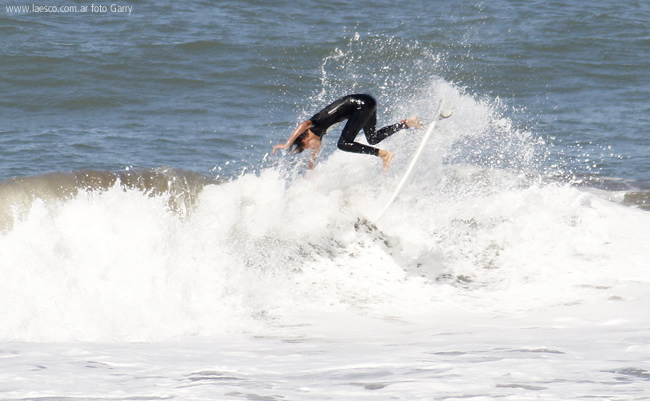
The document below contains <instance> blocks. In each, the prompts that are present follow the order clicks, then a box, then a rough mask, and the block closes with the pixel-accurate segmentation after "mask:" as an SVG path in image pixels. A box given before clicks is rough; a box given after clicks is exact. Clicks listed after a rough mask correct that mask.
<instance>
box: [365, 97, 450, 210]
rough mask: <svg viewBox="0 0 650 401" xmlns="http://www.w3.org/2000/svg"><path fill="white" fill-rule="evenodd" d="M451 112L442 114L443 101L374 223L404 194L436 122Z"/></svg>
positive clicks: (439, 103) (440, 102)
mask: <svg viewBox="0 0 650 401" xmlns="http://www.w3.org/2000/svg"><path fill="white" fill-rule="evenodd" d="M451 113H452V112H451V111H445V112H442V100H440V101H439V102H438V108H437V109H436V114H435V115H434V118H433V121H432V122H431V124H429V126H428V127H427V130H426V132H425V133H424V136H423V137H422V140H420V146H418V149H417V150H416V151H415V154H414V155H413V157H412V158H411V162H410V163H409V165H408V167H407V168H406V172H405V173H404V175H403V176H402V179H401V180H400V182H399V184H398V185H397V188H395V192H393V196H391V198H390V200H389V201H388V203H386V206H384V209H383V210H382V211H381V213H379V215H378V216H377V218H375V219H374V220H373V222H377V221H378V220H379V219H380V218H381V217H382V216H383V215H384V213H386V210H388V208H389V207H390V205H392V204H393V202H395V199H397V197H398V196H399V194H400V192H402V189H403V188H404V186H405V185H406V184H407V183H408V181H409V180H410V178H411V176H412V175H413V171H414V170H415V166H416V165H417V164H418V161H419V160H420V156H421V155H422V151H423V150H424V147H425V145H426V144H427V141H428V140H429V137H430V136H431V133H432V132H433V129H434V128H435V127H436V122H437V121H438V119H439V118H440V117H442V118H447V117H449V116H451Z"/></svg>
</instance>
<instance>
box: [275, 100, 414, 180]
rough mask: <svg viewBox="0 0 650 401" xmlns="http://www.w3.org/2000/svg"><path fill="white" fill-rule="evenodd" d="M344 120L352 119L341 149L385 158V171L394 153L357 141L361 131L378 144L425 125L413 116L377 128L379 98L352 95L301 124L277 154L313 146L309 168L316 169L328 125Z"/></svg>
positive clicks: (339, 142) (345, 130) (348, 123)
mask: <svg viewBox="0 0 650 401" xmlns="http://www.w3.org/2000/svg"><path fill="white" fill-rule="evenodd" d="M344 120H348V122H347V123H346V124H345V127H343V132H341V137H340V138H339V141H338V148H339V149H341V150H343V151H346V152H353V153H361V154H366V155H373V156H377V157H379V158H381V160H382V162H383V163H384V173H385V172H386V170H388V167H390V162H391V161H392V160H393V156H394V154H393V152H390V151H388V150H383V149H378V148H375V147H372V146H368V145H364V144H361V143H359V142H355V138H356V137H357V134H359V131H361V129H362V128H363V132H364V134H365V135H366V139H367V140H368V143H369V144H370V145H376V144H378V143H379V142H381V141H383V140H384V139H386V138H388V137H389V136H391V135H393V134H394V133H396V132H397V131H400V130H402V129H404V128H411V127H415V128H418V129H419V128H422V123H421V122H420V120H419V119H418V118H417V117H416V116H413V117H410V118H408V119H406V120H402V121H400V122H399V123H396V124H392V125H388V126H386V127H384V128H380V129H379V130H377V129H376V125H377V101H376V100H375V99H374V98H373V97H372V96H370V95H365V94H357V95H348V96H344V97H342V98H340V99H338V100H336V101H335V102H333V103H331V104H330V105H328V106H326V107H325V108H324V109H323V110H321V111H319V112H318V113H316V114H314V115H313V116H312V117H311V118H310V119H309V120H306V121H303V122H302V123H300V125H298V127H296V129H295V130H294V131H293V132H292V133H291V136H290V137H289V139H288V140H287V142H285V143H283V144H277V145H275V146H274V147H273V154H275V152H276V151H277V150H278V149H285V150H286V149H289V148H293V149H292V152H291V153H292V154H293V153H300V152H302V151H303V150H305V149H311V152H310V157H309V167H308V168H309V169H312V168H314V165H315V164H316V159H317V158H318V154H319V153H320V149H321V142H322V140H323V135H325V134H326V133H327V130H328V128H330V127H331V126H332V125H334V124H336V123H339V122H341V121H344Z"/></svg>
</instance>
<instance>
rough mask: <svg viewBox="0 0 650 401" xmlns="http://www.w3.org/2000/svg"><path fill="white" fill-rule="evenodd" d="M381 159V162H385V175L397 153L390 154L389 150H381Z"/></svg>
mask: <svg viewBox="0 0 650 401" xmlns="http://www.w3.org/2000/svg"><path fill="white" fill-rule="evenodd" d="M379 157H381V160H382V161H383V162H384V174H386V171H388V167H390V162H392V161H393V157H395V153H393V152H390V151H388V150H383V149H380V150H379Z"/></svg>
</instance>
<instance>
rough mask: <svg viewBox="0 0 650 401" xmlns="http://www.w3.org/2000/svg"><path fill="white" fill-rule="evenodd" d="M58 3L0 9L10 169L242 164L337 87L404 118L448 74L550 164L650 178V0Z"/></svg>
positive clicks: (3, 143)
mask: <svg viewBox="0 0 650 401" xmlns="http://www.w3.org/2000/svg"><path fill="white" fill-rule="evenodd" d="M42 4H50V5H55V6H57V7H58V10H59V11H58V12H49V13H44V12H40V13H35V12H27V13H24V12H10V11H12V10H10V9H8V8H7V7H9V6H8V5H3V6H2V7H3V9H2V10H0V33H1V35H2V41H0V69H1V71H2V73H3V74H2V79H1V80H0V91H1V93H2V94H3V96H2V98H1V99H0V116H2V127H1V128H0V156H1V157H0V178H3V179H4V178H9V177H14V176H29V175H35V174H41V173H45V172H52V171H70V170H79V169H97V170H109V171H116V170H123V169H125V168H130V167H138V168H140V167H142V168H149V167H158V166H162V165H165V166H171V167H173V168H183V169H189V170H192V171H196V172H199V173H201V174H207V175H222V176H226V177H229V176H233V175H236V174H239V173H240V172H241V170H242V169H243V168H245V167H246V168H248V169H251V168H253V169H256V168H259V167H261V166H263V165H264V163H268V161H267V162H264V161H263V160H264V155H265V153H267V152H268V151H269V150H270V147H271V145H272V144H274V143H276V142H280V141H284V140H285V139H286V137H287V135H288V134H289V133H290V131H291V130H292V128H293V127H294V125H295V124H296V123H297V122H298V121H299V118H301V117H305V116H308V115H311V113H313V112H314V111H316V110H317V109H318V108H319V107H322V106H323V105H325V104H326V103H327V102H328V101H331V100H333V99H335V98H337V97H338V96H341V95H343V94H345V93H348V92H353V91H354V92H368V93H372V94H373V95H375V97H377V98H378V99H379V100H380V103H381V105H383V106H384V109H383V113H384V114H383V116H385V120H384V121H382V115H380V123H381V122H390V120H391V119H394V118H397V117H399V116H401V115H398V114H400V113H406V112H407V110H405V109H407V108H408V104H409V102H411V101H413V98H414V97H417V96H421V95H423V94H422V91H423V88H425V87H426V86H427V85H428V84H429V83H430V82H431V80H432V79H433V78H434V77H436V78H441V79H443V80H445V81H447V82H449V83H451V84H453V85H455V86H457V87H458V88H459V89H460V90H462V91H463V92H464V93H467V94H469V95H471V96H473V97H475V98H476V99H478V100H481V101H486V102H488V103H490V104H493V105H494V106H495V109H496V110H497V111H498V113H499V115H502V116H504V117H506V118H508V119H509V120H510V121H512V122H513V125H514V127H516V128H517V129H520V130H524V131H526V132H530V133H531V134H532V138H533V139H532V140H535V141H540V142H543V143H544V145H543V149H542V150H541V151H540V153H539V155H537V156H536V157H538V159H539V160H538V162H539V163H538V164H539V165H540V166H541V167H540V169H542V170H544V171H546V172H545V173H544V174H546V175H560V176H565V177H566V176H572V175H579V176H587V177H592V178H593V177H599V178H602V177H605V178H616V179H622V180H626V181H630V182H631V181H642V182H645V181H647V176H648V171H649V165H650V156H649V155H650V146H649V145H648V141H647V140H646V137H647V134H648V133H649V132H648V131H649V130H648V122H649V117H648V116H649V115H650V113H649V106H648V105H649V104H650V102H649V100H650V76H649V74H648V73H647V72H648V71H649V70H650V31H649V29H648V26H647V21H648V20H650V6H649V5H648V3H647V2H643V1H626V2H622V3H620V2H619V3H612V2H606V1H595V2H590V3H584V2H581V1H559V2H546V1H532V2H531V1H525V2H524V1H495V2H476V3H473V4H471V3H470V4H462V5H459V4H452V3H449V2H445V1H415V2H411V3H409V4H408V5H404V4H401V5H400V4H398V3H394V2H391V1H377V2H373V4H363V5H361V4H358V2H354V1H334V2H327V3H323V2H317V1H303V2H299V3H297V4H296V3H295V2H289V1H279V2H273V3H268V2H264V1H250V0H249V1H239V0H238V1H218V2H209V1H185V2H172V1H159V2H155V3H150V2H144V1H133V2H128V3H123V4H122V3H120V4H121V5H124V6H131V7H132V10H131V13H130V14H129V13H118V12H112V11H110V8H108V10H107V11H106V12H97V11H95V12H93V11H92V10H91V9H88V10H87V11H86V12H82V11H81V10H82V7H83V6H89V4H87V3H85V2H83V1H76V2H70V3H66V4H62V3H53V2H44V3H42ZM13 5H14V6H16V5H17V6H21V5H23V4H19V3H14V4H13ZM25 5H31V3H30V4H25ZM62 6H74V7H76V11H77V12H67V13H66V12H63V11H61V8H62ZM105 6H107V7H108V6H110V5H109V4H105ZM13 11H15V10H13ZM380 107H381V106H380ZM381 112H382V109H381V108H380V113H381ZM334 135H335V134H333V135H332V136H334ZM478 146H480V145H478ZM551 171H552V172H551ZM637 184H639V183H638V182H637ZM639 185H643V184H639ZM646 185H647V184H646Z"/></svg>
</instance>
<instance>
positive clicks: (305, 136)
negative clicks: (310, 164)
mask: <svg viewBox="0 0 650 401" xmlns="http://www.w3.org/2000/svg"><path fill="white" fill-rule="evenodd" d="M320 145H321V138H320V137H319V136H318V135H316V134H314V133H313V132H311V131H310V130H307V131H305V132H303V133H302V134H300V135H299V136H298V138H296V140H295V141H293V143H292V144H291V147H292V148H293V150H292V151H291V154H295V153H300V152H302V151H303V150H305V149H320Z"/></svg>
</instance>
